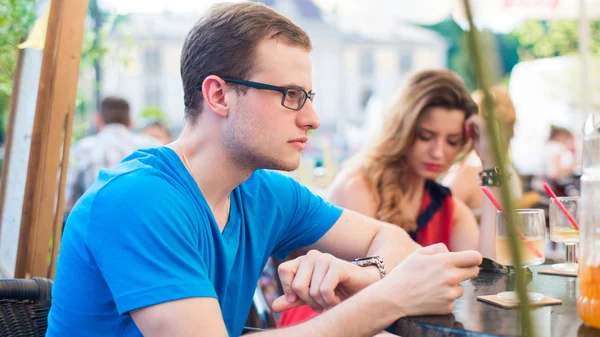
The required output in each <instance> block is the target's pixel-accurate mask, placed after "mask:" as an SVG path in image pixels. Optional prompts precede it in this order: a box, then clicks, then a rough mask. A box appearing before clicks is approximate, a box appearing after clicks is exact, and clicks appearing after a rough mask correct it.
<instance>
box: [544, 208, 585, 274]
mask: <svg viewBox="0 0 600 337" xmlns="http://www.w3.org/2000/svg"><path fill="white" fill-rule="evenodd" d="M560 205H562V207H560ZM565 211H566V214H568V215H569V216H570V217H571V219H572V220H573V222H571V221H570V220H569V217H568V216H567V215H566V214H565ZM580 216H581V200H580V199H579V197H559V198H556V199H554V198H553V199H551V200H550V240H552V241H554V242H563V243H564V244H565V245H566V246H567V249H566V252H567V256H566V257H567V258H566V260H567V261H566V262H565V263H556V264H553V265H552V268H553V269H555V270H558V271H564V272H569V273H576V272H577V268H578V265H577V260H576V258H575V250H576V247H577V243H578V242H579V229H577V227H576V224H577V222H579V221H580ZM577 226H578V225H577Z"/></svg>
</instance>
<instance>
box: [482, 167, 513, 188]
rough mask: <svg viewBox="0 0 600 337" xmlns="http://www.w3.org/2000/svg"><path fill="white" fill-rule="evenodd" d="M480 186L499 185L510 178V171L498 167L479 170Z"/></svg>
mask: <svg viewBox="0 0 600 337" xmlns="http://www.w3.org/2000/svg"><path fill="white" fill-rule="evenodd" d="M479 178H480V179H481V186H501V185H502V184H503V183H504V182H506V181H508V180H509V179H510V173H508V172H506V171H502V170H500V168H498V167H494V168H491V169H489V170H483V171H481V172H479Z"/></svg>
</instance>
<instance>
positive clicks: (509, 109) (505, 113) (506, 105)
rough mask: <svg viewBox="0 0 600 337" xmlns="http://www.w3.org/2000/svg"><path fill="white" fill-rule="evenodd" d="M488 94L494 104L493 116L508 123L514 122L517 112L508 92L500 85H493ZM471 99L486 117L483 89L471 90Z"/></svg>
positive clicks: (512, 123)
mask: <svg viewBox="0 0 600 337" xmlns="http://www.w3.org/2000/svg"><path fill="white" fill-rule="evenodd" d="M489 93H490V96H491V97H492V101H493V102H494V104H495V107H494V108H495V109H494V112H495V113H496V114H495V116H496V118H497V119H499V120H503V121H505V122H507V123H509V124H510V125H513V126H514V124H515V122H516V120H517V113H516V112H515V106H514V105H513V103H512V100H511V99H510V94H509V93H508V90H506V88H505V87H503V86H501V85H496V86H493V87H491V88H490V89H489ZM473 100H474V101H475V103H477V106H478V107H479V114H480V115H481V116H482V117H483V118H486V117H487V111H486V110H485V107H484V102H483V100H484V96H483V91H481V90H477V91H475V92H473Z"/></svg>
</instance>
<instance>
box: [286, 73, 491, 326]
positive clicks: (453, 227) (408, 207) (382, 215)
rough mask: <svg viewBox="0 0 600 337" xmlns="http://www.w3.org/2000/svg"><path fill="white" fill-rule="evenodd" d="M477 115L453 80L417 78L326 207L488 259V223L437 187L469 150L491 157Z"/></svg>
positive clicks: (297, 318) (289, 317)
mask: <svg viewBox="0 0 600 337" xmlns="http://www.w3.org/2000/svg"><path fill="white" fill-rule="evenodd" d="M476 114H477V105H476V104H475V102H474V101H473V99H472V98H471V95H470V94H469V91H468V90H467V88H466V87H465V84H464V82H463V81H462V79H461V78H460V77H459V76H458V75H456V74H455V73H453V72H451V71H448V70H426V71H422V72H419V73H416V74H415V75H413V76H412V77H411V78H410V79H409V80H408V84H407V86H406V87H405V88H404V89H403V90H402V91H401V92H400V94H399V95H398V96H397V97H396V98H395V99H394V101H393V104H392V105H391V109H390V110H389V112H388V114H387V115H386V116H385V119H384V124H383V128H382V130H381V132H380V134H379V135H378V137H377V139H376V141H374V142H373V144H371V146H369V147H367V148H366V149H365V151H364V152H363V153H360V154H358V155H357V156H356V157H354V158H352V159H351V160H350V161H349V162H348V163H347V165H346V166H345V168H344V169H343V170H342V172H340V174H338V176H337V177H336V179H335V181H334V183H333V186H332V190H331V195H330V201H331V202H333V203H334V204H337V205H339V206H341V207H345V208H348V209H352V210H354V211H358V212H360V213H363V214H365V215H367V216H371V217H374V218H376V219H379V220H382V221H386V222H389V223H391V224H393V225H396V226H399V227H402V228H403V229H405V230H406V231H407V232H408V233H409V234H410V235H411V237H412V238H413V239H414V240H415V241H416V242H417V243H418V244H420V245H422V246H428V245H431V244H435V243H439V242H441V243H444V244H446V246H447V247H448V248H449V249H450V250H451V251H460V250H467V249H475V250H480V251H481V252H482V255H484V256H488V257H493V256H494V254H495V253H494V250H495V247H494V245H493V238H494V234H495V233H494V230H495V228H494V225H495V224H494V221H493V217H486V223H485V224H482V226H481V230H480V228H479V227H478V226H477V223H476V221H475V217H474V216H473V214H472V213H471V211H470V209H469V208H468V207H467V206H466V205H465V204H464V203H463V202H462V201H460V200H458V199H456V198H453V197H452V194H451V192H450V189H448V188H447V187H444V186H442V185H440V184H438V183H437V182H435V180H436V179H437V178H438V177H439V176H440V175H441V174H442V173H444V172H445V171H446V170H447V169H448V168H449V167H450V166H451V165H452V164H453V163H454V162H455V159H456V158H457V156H459V155H464V154H466V153H468V152H469V151H471V149H472V147H473V145H474V147H475V148H476V149H477V150H478V151H480V150H479V149H483V150H485V151H488V150H487V147H486V145H485V142H482V140H483V137H479V135H483V134H484V133H483V132H484V131H483V127H484V125H483V123H482V120H481V119H480V118H479V117H478V116H477V115H476ZM471 137H472V138H473V142H471V141H469V138H471ZM486 157H489V156H487V155H486ZM490 219H491V221H490ZM490 238H491V244H490ZM315 315H317V313H316V312H313V311H311V310H310V308H308V307H307V306H304V307H299V308H294V309H291V310H288V311H286V312H284V313H283V315H282V317H281V319H280V326H285V325H292V324H296V323H299V322H302V321H304V320H307V319H308V318H311V317H313V316H315Z"/></svg>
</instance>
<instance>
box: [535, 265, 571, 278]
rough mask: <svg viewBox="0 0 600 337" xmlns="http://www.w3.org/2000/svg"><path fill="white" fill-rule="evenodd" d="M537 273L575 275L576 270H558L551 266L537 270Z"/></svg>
mask: <svg viewBox="0 0 600 337" xmlns="http://www.w3.org/2000/svg"><path fill="white" fill-rule="evenodd" d="M538 274H546V275H558V276H569V277H577V272H576V271H560V270H556V269H554V268H552V267H550V268H545V269H540V270H538Z"/></svg>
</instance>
